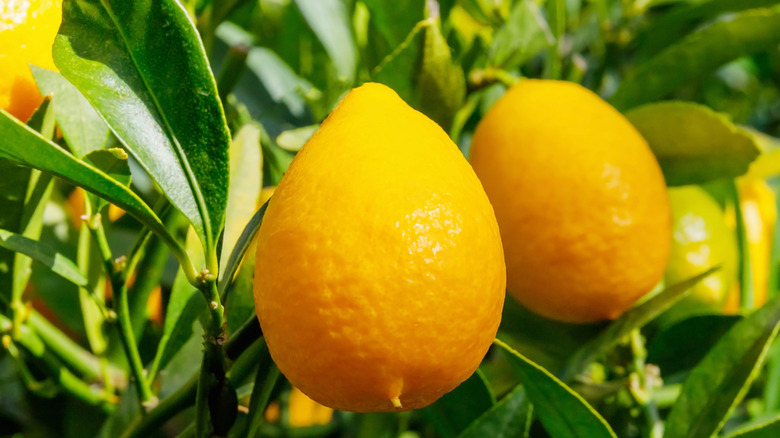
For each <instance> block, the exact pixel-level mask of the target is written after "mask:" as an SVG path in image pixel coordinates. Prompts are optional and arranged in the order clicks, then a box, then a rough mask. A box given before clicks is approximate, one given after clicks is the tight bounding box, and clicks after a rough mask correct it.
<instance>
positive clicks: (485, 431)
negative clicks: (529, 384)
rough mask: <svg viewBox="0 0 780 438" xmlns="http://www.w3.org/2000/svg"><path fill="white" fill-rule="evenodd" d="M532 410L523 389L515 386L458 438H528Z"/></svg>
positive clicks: (520, 386)
mask: <svg viewBox="0 0 780 438" xmlns="http://www.w3.org/2000/svg"><path fill="white" fill-rule="evenodd" d="M532 412H533V409H532V407H531V403H529V402H528V397H527V396H526V391H525V388H523V386H522V385H517V387H516V388H515V389H513V390H512V392H510V393H509V394H507V395H506V396H505V397H504V398H503V399H501V401H500V402H498V403H497V404H495V405H493V407H491V408H490V409H489V410H488V411H487V412H485V413H483V414H482V415H480V416H479V418H477V419H476V420H475V421H473V422H472V423H471V424H470V425H469V427H468V428H466V430H464V431H463V433H461V434H460V435H458V437H459V438H482V437H488V436H489V437H493V438H523V437H527V436H528V429H529V428H530V426H531V414H532Z"/></svg>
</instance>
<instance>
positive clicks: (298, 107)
mask: <svg viewBox="0 0 780 438" xmlns="http://www.w3.org/2000/svg"><path fill="white" fill-rule="evenodd" d="M217 37H218V38H220V39H221V40H222V41H224V42H225V43H227V44H228V45H229V46H233V45H236V44H247V45H251V44H252V43H253V42H254V38H253V37H252V35H250V34H249V33H247V32H246V31H245V30H243V29H241V28H240V27H238V26H236V25H234V24H232V23H229V22H225V23H222V24H221V25H220V26H219V27H218V28H217ZM246 66H247V68H248V69H249V70H250V71H251V72H252V73H254V74H255V76H257V78H258V79H259V80H260V82H261V83H262V85H263V86H264V87H265V89H266V90H267V91H268V94H269V95H270V97H271V99H273V100H274V101H275V102H278V103H282V104H284V105H285V106H286V107H287V108H288V109H289V111H290V113H291V114H292V115H293V116H295V117H304V116H305V115H306V114H307V111H308V109H307V106H306V100H305V99H304V98H303V96H305V95H308V94H311V93H316V89H315V88H314V87H313V86H312V84H311V83H309V82H308V81H306V80H305V79H303V78H301V77H299V76H298V75H297V74H296V73H295V71H294V70H293V69H292V68H291V67H290V66H289V65H287V64H286V63H285V62H284V60H283V59H282V58H280V57H279V55H277V54H276V53H274V52H273V51H272V50H269V49H267V48H264V47H252V48H251V49H249V54H248V55H247V59H246Z"/></svg>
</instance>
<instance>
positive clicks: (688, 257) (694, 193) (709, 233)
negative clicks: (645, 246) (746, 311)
mask: <svg viewBox="0 0 780 438" xmlns="http://www.w3.org/2000/svg"><path fill="white" fill-rule="evenodd" d="M669 200H670V203H671V206H672V217H673V220H672V223H673V228H672V251H671V255H670V256H669V265H668V266H667V268H666V275H665V279H666V284H667V285H671V284H675V283H678V282H680V281H683V280H687V279H689V278H691V277H693V276H694V275H697V274H700V273H702V272H703V271H705V270H707V269H709V268H711V267H713V266H720V270H719V271H717V272H715V273H713V274H712V275H710V276H708V277H707V278H705V279H703V280H702V281H700V282H699V283H698V284H697V285H696V286H695V287H694V288H693V290H692V291H691V293H690V295H689V296H688V297H686V298H684V299H683V300H682V301H681V302H680V303H678V304H677V305H675V306H674V308H673V309H671V310H670V312H671V313H669V314H673V315H675V316H676V317H681V316H683V314H688V313H695V312H699V311H713V310H720V309H722V308H723V304H724V302H725V300H726V297H727V296H728V294H729V291H730V290H731V286H732V283H733V282H734V280H735V279H736V275H737V241H736V235H735V233H734V230H733V229H731V228H729V227H728V225H727V224H726V217H725V214H724V212H723V209H722V208H721V207H720V205H718V203H717V202H716V201H715V200H714V199H713V198H712V197H711V196H710V195H709V194H708V193H707V192H706V191H705V190H704V189H702V188H701V187H698V186H684V187H675V188H671V189H669Z"/></svg>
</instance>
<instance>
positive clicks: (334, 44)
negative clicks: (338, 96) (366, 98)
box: [295, 0, 357, 84]
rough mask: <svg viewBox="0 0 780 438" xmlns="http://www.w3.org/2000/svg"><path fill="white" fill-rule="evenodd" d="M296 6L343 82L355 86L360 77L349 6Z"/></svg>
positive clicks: (330, 1) (337, 0) (334, 0)
mask: <svg viewBox="0 0 780 438" xmlns="http://www.w3.org/2000/svg"><path fill="white" fill-rule="evenodd" d="M295 4H296V5H297V6H298V9H299V10H300V11H301V14H303V17H304V18H305V19H306V22H307V23H308V24H309V27H311V30H313V31H314V34H315V35H317V38H319V40H320V42H321V43H322V45H323V46H324V47H325V50H326V51H327V52H328V55H329V56H330V58H331V60H332V61H333V65H334V67H335V68H336V71H337V72H338V74H339V79H340V80H341V81H342V82H346V83H350V84H351V83H352V81H354V79H355V73H357V48H356V46H355V38H354V37H353V36H352V26H351V25H350V24H351V20H350V15H349V8H348V6H347V2H346V1H344V0H319V1H316V2H313V1H307V0H295Z"/></svg>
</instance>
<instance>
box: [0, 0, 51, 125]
mask: <svg viewBox="0 0 780 438" xmlns="http://www.w3.org/2000/svg"><path fill="white" fill-rule="evenodd" d="M61 21H62V2H61V1H60V0H4V1H2V2H0V109H3V110H5V111H8V112H9V113H11V115H13V116H14V117H16V118H17V119H19V120H23V121H27V119H28V118H29V117H30V115H32V113H33V111H34V110H35V108H37V107H38V105H40V104H41V101H42V100H43V97H42V96H41V93H40V91H38V87H37V86H36V85H35V80H34V79H33V76H32V72H31V71H30V67H29V65H28V63H29V64H34V65H37V66H39V67H44V68H48V69H50V70H57V68H56V67H55V66H54V61H53V60H52V56H51V46H52V44H54V37H55V36H56V35H57V30H58V29H59V27H60V22H61Z"/></svg>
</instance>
